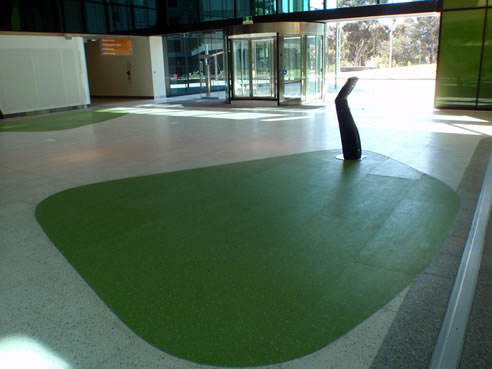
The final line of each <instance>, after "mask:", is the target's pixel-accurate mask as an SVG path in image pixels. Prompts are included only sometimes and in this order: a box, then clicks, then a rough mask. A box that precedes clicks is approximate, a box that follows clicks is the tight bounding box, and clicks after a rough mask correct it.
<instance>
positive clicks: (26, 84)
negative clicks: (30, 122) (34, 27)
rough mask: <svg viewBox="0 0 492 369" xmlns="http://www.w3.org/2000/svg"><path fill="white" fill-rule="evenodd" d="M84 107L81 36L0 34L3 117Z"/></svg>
mask: <svg viewBox="0 0 492 369" xmlns="http://www.w3.org/2000/svg"><path fill="white" fill-rule="evenodd" d="M88 104H90V97H89V88H88V81H87V73H86V65H85V57H84V43H83V40H82V38H81V37H73V38H72V39H71V40H67V39H65V37H63V36H22V35H0V109H1V110H2V112H3V114H14V113H23V112H29V111H36V110H45V109H54V108H62V107H69V106H78V105H88Z"/></svg>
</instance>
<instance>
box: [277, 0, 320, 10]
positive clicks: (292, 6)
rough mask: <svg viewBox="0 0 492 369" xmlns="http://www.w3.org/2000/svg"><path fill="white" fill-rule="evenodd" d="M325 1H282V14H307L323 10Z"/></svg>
mask: <svg viewBox="0 0 492 369" xmlns="http://www.w3.org/2000/svg"><path fill="white" fill-rule="evenodd" d="M323 9H324V0H281V1H280V11H281V13H295V12H305V11H310V10H323Z"/></svg>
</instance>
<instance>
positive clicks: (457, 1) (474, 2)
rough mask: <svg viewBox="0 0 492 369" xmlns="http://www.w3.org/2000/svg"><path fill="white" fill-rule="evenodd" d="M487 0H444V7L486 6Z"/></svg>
mask: <svg viewBox="0 0 492 369" xmlns="http://www.w3.org/2000/svg"><path fill="white" fill-rule="evenodd" d="M486 3H487V0H444V4H443V8H444V9H456V8H478V7H481V6H487V4H486Z"/></svg>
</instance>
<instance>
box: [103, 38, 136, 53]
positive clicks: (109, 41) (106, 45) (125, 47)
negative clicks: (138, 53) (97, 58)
mask: <svg viewBox="0 0 492 369" xmlns="http://www.w3.org/2000/svg"><path fill="white" fill-rule="evenodd" d="M99 49H100V50H101V55H117V56H119V55H133V44H132V39H131V38H101V39H100V40H99Z"/></svg>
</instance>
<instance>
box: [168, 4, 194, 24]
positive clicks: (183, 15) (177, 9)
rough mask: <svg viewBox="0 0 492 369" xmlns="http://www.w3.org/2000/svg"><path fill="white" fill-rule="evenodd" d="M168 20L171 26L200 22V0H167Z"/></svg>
mask: <svg viewBox="0 0 492 369" xmlns="http://www.w3.org/2000/svg"><path fill="white" fill-rule="evenodd" d="M167 21H168V24H169V25H170V26H172V25H176V24H193V23H198V21H199V19H198V0H186V1H183V0H167Z"/></svg>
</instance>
